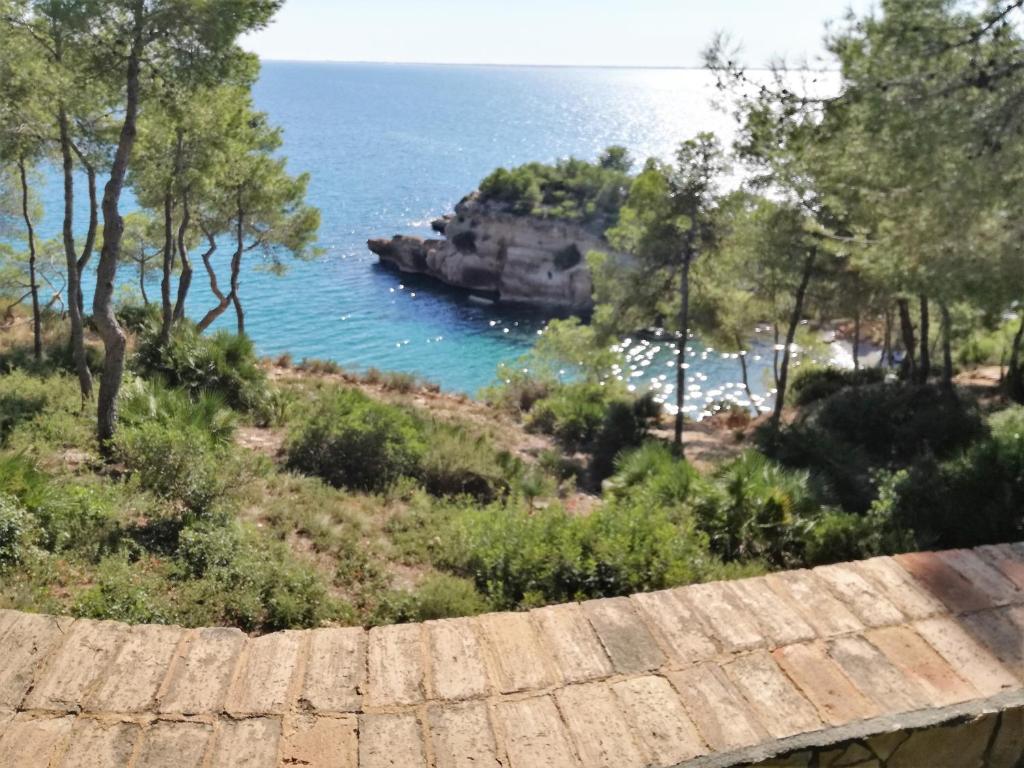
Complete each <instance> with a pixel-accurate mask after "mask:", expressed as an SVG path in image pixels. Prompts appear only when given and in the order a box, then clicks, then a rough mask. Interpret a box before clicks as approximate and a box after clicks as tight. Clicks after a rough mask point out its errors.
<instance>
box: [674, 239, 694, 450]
mask: <svg viewBox="0 0 1024 768" xmlns="http://www.w3.org/2000/svg"><path fill="white" fill-rule="evenodd" d="M692 261H693V255H692V254H691V253H690V247H689V245H687V248H686V253H685V255H684V256H683V269H682V274H681V276H680V280H679V298H680V300H681V301H680V309H679V358H678V359H677V360H676V424H675V441H676V447H677V448H678V449H679V455H680V456H685V448H684V446H683V406H684V405H686V342H687V341H689V330H690V263H691V262H692Z"/></svg>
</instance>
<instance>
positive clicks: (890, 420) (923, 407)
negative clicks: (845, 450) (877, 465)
mask: <svg viewBox="0 0 1024 768" xmlns="http://www.w3.org/2000/svg"><path fill="white" fill-rule="evenodd" d="M815 422H816V424H817V426H818V427H819V428H820V429H823V430H825V431H827V432H830V433H832V434H834V435H836V436H837V437H839V438H841V439H842V440H843V441H845V442H847V443H849V444H852V445H857V446H861V447H862V448H863V449H864V450H865V451H867V452H868V454H869V455H870V456H872V457H873V458H875V459H877V460H879V461H881V462H885V463H896V464H901V463H906V462H907V461H908V460H912V459H913V457H915V456H917V455H919V454H920V453H921V452H922V451H925V450H928V451H931V452H933V453H934V454H936V455H938V456H942V455H949V454H951V453H952V452H954V451H956V450H957V449H959V448H962V447H963V446H965V445H967V444H969V443H970V442H972V441H973V440H975V439H976V438H978V437H979V436H980V435H981V434H982V433H983V431H984V428H983V425H982V422H981V419H980V417H979V416H978V413H977V411H976V410H975V409H974V408H973V407H972V406H971V405H969V404H968V403H966V402H965V401H962V400H960V399H958V398H956V397H954V396H951V395H950V394H949V393H947V392H944V391H943V390H942V389H940V388H939V387H937V386H932V385H928V386H907V385H904V384H874V385H870V386H862V387H857V388H854V389H845V390H841V391H840V392H837V393H836V394H835V395H833V396H832V397H830V398H828V399H827V400H825V401H824V403H822V407H821V410H820V412H819V413H818V414H817V417H816V419H815Z"/></svg>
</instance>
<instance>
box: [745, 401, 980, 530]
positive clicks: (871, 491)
mask: <svg viewBox="0 0 1024 768" xmlns="http://www.w3.org/2000/svg"><path fill="white" fill-rule="evenodd" d="M984 431H985V430H984V424H983V423H982V420H981V418H980V416H979V415H978V413H977V409H976V408H975V407H974V406H973V405H972V404H970V403H968V402H965V401H963V400H960V399H958V398H957V397H955V396H954V395H952V394H950V393H948V392H944V391H943V390H942V389H940V388H939V387H935V386H912V385H906V384H897V383H893V384H870V385H864V386H858V387H853V388H847V389H842V390H840V391H838V392H837V393H836V394H834V395H832V396H830V397H827V398H825V399H824V400H822V401H820V402H819V403H817V404H815V405H814V406H812V407H811V408H810V409H809V410H808V411H807V412H806V413H805V414H804V415H803V417H802V418H801V419H799V420H798V421H796V422H795V423H794V424H792V425H790V426H788V427H786V428H784V429H783V430H782V431H781V432H780V434H779V435H778V437H777V439H773V437H772V435H771V434H770V432H769V431H767V430H765V429H762V430H761V431H759V432H758V434H757V437H758V440H759V441H760V442H761V443H762V444H763V445H767V446H769V447H770V448H771V452H772V455H773V456H774V457H775V458H776V459H777V460H779V461H780V462H782V463H783V464H785V465H786V466H789V467H795V468H800V469H806V470H808V471H809V472H810V473H811V478H810V480H811V482H812V483H813V484H814V485H815V486H816V489H817V491H818V493H819V495H821V497H822V498H823V499H828V500H830V501H835V502H837V503H839V504H840V505H841V506H842V507H843V508H844V509H846V510H847V511H850V512H858V513H861V512H865V511H867V509H868V507H870V505H871V502H872V500H873V499H874V498H875V495H876V491H877V489H876V487H875V482H874V477H875V474H876V472H877V471H878V470H889V471H894V470H897V469H901V468H905V467H908V466H910V465H912V464H914V463H915V462H916V461H918V460H919V459H920V458H921V457H924V456H928V455H932V456H935V457H937V458H939V459H942V458H945V457H948V456H952V455H954V454H955V453H956V452H957V451H960V450H962V449H963V448H965V447H966V446H967V445H969V444H971V443H972V442H973V441H974V440H976V439H977V438H978V437H979V436H981V435H983V434H984Z"/></svg>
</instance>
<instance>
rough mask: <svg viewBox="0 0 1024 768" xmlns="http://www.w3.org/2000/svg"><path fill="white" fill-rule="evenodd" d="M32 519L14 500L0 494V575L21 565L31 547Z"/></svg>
mask: <svg viewBox="0 0 1024 768" xmlns="http://www.w3.org/2000/svg"><path fill="white" fill-rule="evenodd" d="M32 529H33V525H32V518H31V516H30V515H29V513H28V512H26V511H25V510H24V509H22V507H21V506H20V505H19V504H18V502H17V500H16V499H13V498H12V497H10V496H7V495H4V494H0V573H2V572H3V571H5V570H7V569H8V568H11V567H13V566H15V565H18V564H19V563H21V562H22V561H23V560H24V559H25V558H26V556H27V553H28V549H29V548H30V547H31V541H32V533H33V530H32Z"/></svg>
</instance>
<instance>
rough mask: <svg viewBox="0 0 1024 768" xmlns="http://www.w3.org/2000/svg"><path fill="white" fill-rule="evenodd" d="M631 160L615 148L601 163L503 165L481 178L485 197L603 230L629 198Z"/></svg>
mask: <svg viewBox="0 0 1024 768" xmlns="http://www.w3.org/2000/svg"><path fill="white" fill-rule="evenodd" d="M631 165H632V163H631V161H630V160H629V158H628V155H627V154H626V153H625V150H623V149H622V148H621V147H611V148H609V149H608V150H606V151H605V153H604V155H602V157H601V159H600V160H599V161H598V162H596V163H588V162H585V161H583V160H577V159H575V158H568V159H566V160H559V161H558V162H557V163H555V164H554V165H544V164H543V163H528V164H526V165H522V166H519V167H518V168H513V169H512V170H507V169H505V168H498V169H497V170H495V171H494V172H493V173H491V174H490V175H489V176H488V177H487V178H485V179H484V180H483V181H482V182H480V200H481V202H493V203H498V204H501V205H504V206H507V207H508V208H509V209H510V210H511V211H512V212H514V213H517V214H522V215H530V216H540V217H545V218H554V219H566V220H569V221H580V222H583V223H585V224H594V225H596V226H598V227H599V228H600V230H601V232H603V231H604V229H606V228H607V227H609V226H612V225H613V224H614V223H615V220H616V219H617V217H618V213H619V209H620V208H621V207H622V204H623V202H624V201H625V198H626V190H627V189H628V187H629V175H628V174H629V168H630V166H631Z"/></svg>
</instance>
